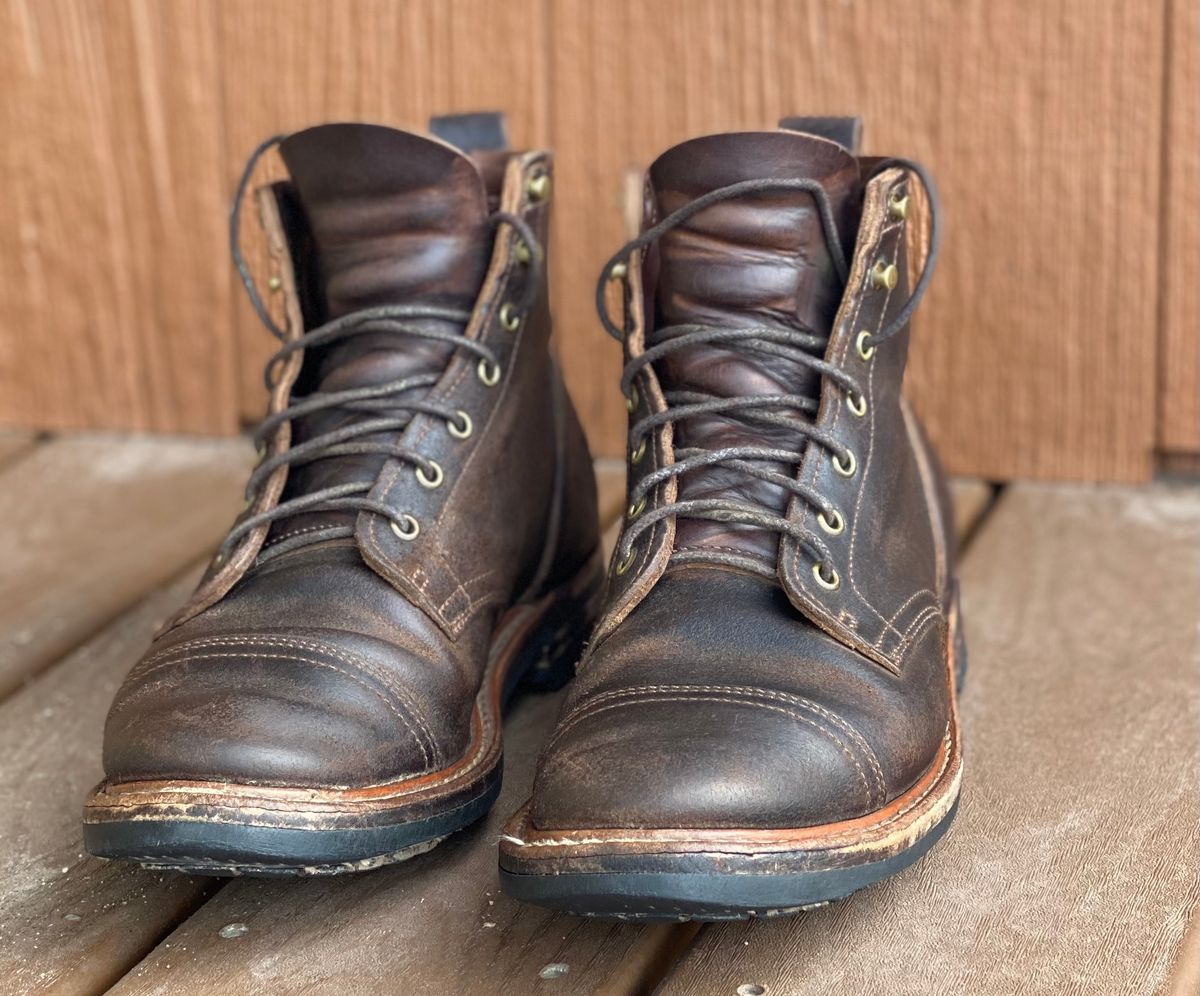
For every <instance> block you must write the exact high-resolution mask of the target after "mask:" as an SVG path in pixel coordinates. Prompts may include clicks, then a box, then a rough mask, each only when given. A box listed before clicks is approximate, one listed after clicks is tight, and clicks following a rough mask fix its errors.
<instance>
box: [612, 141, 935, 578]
mask: <svg viewBox="0 0 1200 996" xmlns="http://www.w3.org/2000/svg"><path fill="white" fill-rule="evenodd" d="M894 167H899V168H902V169H905V170H908V171H910V172H911V173H913V174H914V175H915V176H916V177H917V178H918V179H919V180H920V182H921V185H922V187H924V189H925V193H926V196H927V198H928V200H929V204H930V209H931V220H930V230H929V252H928V255H927V256H926V260H925V265H924V268H923V269H922V271H921V276H920V278H919V279H918V280H917V283H916V284H915V286H914V287H913V290H912V293H911V294H910V295H909V298H908V300H907V301H906V302H905V304H904V306H903V307H902V308H901V309H900V310H899V311H898V312H897V313H896V314H895V316H893V318H892V319H891V321H889V322H888V324H887V325H886V326H885V327H884V328H883V329H881V330H880V331H879V332H878V333H877V334H875V335H874V336H872V344H873V345H878V344H879V343H882V342H886V341H887V340H888V339H890V338H891V337H892V336H894V335H896V334H897V333H898V332H899V331H900V330H901V329H903V328H904V327H905V326H906V325H907V324H908V322H909V320H910V319H911V318H912V315H913V312H914V311H915V310H916V308H917V304H918V303H919V302H920V300H921V298H922V297H923V296H924V294H925V291H926V289H927V288H928V286H929V281H930V278H931V277H932V276H933V268H934V264H935V262H936V260H937V252H938V244H939V240H940V231H939V225H938V205H937V193H936V190H935V188H934V185H933V181H932V179H931V178H930V177H929V175H928V173H927V172H926V171H925V169H924V168H923V167H922V166H921V165H920V164H919V163H916V162H913V161H912V160H909V159H887V160H884V161H882V162H880V163H878V164H877V165H876V166H875V167H874V168H873V169H872V171H871V173H870V174H869V175H868V176H867V178H866V179H867V181H869V180H870V179H871V178H872V177H874V176H876V175H878V174H879V173H881V172H883V171H885V170H887V169H891V168H894ZM783 191H800V192H803V193H806V194H809V195H810V196H811V197H812V198H813V201H814V203H815V205H816V208H817V215H818V217H819V219H820V222H821V229H822V232H823V235H824V238H825V243H826V245H827V246H828V248H829V253H830V256H831V257H832V259H833V266H834V269H835V271H836V273H837V276H838V279H839V280H840V281H841V284H842V286H843V287H845V285H846V282H847V279H848V277H849V263H848V261H847V257H846V253H845V251H844V249H843V246H842V243H841V239H840V238H839V236H838V231H837V224H836V222H835V220H834V216H833V206H832V204H831V203H830V200H829V195H828V194H827V193H826V192H825V189H824V188H823V187H822V186H821V184H820V183H819V182H818V181H816V180H809V179H761V180H746V181H743V182H740V183H732V184H729V185H727V186H724V187H718V188H717V189H715V190H712V191H710V192H709V193H707V194H704V195H702V196H700V197H697V198H695V199H694V200H691V201H689V202H688V203H687V204H685V205H684V206H683V207H681V208H679V209H678V210H677V211H674V212H672V213H671V214H669V215H668V216H667V217H665V218H664V219H663V220H662V221H660V222H659V223H658V224H656V225H654V226H653V227H652V228H648V229H647V230H646V231H645V232H643V233H642V234H641V235H639V236H638V237H637V238H635V239H632V240H630V241H629V242H627V243H626V244H625V245H624V246H622V247H621V249H619V250H618V251H617V252H616V253H615V254H614V255H613V256H612V258H611V259H609V261H608V263H606V264H605V267H604V269H603V271H602V272H601V277H600V279H599V281H598V283H597V286H596V309H597V311H598V312H599V315H600V321H601V323H602V324H603V325H604V328H605V329H606V330H607V331H608V333H609V335H611V336H612V337H613V338H615V339H616V340H618V341H619V342H623V341H624V338H625V332H624V330H623V329H622V328H621V327H620V326H618V325H617V324H616V323H615V322H614V321H613V320H612V317H611V315H610V314H609V311H608V304H607V299H606V295H605V290H606V287H607V284H608V282H609V281H610V280H612V279H615V278H616V277H617V276H619V275H620V274H621V273H623V272H625V270H626V269H627V267H628V260H629V257H630V256H631V255H632V254H633V253H634V252H636V251H637V250H639V249H643V248H645V247H647V246H649V245H651V244H652V243H654V242H657V241H658V240H659V239H660V238H662V236H663V235H665V234H666V233H667V232H669V231H671V230H672V229H674V228H676V227H678V226H679V225H681V224H682V223H683V222H685V221H687V220H688V219H689V218H691V217H693V216H694V215H696V214H698V213H699V212H701V211H703V210H704V209H705V208H707V207H710V206H712V205H713V204H717V203H720V202H723V201H727V200H731V199H733V198H737V197H745V196H747V195H750V194H757V193H777V192H783ZM712 343H719V344H721V346H722V347H724V348H726V349H729V350H731V351H734V352H737V351H739V350H741V351H745V352H747V353H757V354H759V355H764V354H765V355H768V356H778V357H782V358H786V359H787V360H790V361H792V362H795V363H798V364H800V365H802V366H804V367H807V368H808V369H810V370H812V371H814V372H815V373H816V374H818V375H819V377H820V378H822V379H823V380H828V381H830V382H832V383H833V384H835V385H836V386H837V387H838V388H839V389H841V390H842V391H843V392H846V395H847V397H848V398H858V399H859V403H860V404H861V401H862V399H864V398H865V393H864V391H863V388H862V385H861V384H860V383H859V382H858V380H857V379H856V378H855V377H854V376H853V375H851V374H849V373H847V372H846V371H845V370H842V369H841V368H840V367H838V366H836V365H834V364H832V363H829V362H828V361H827V360H825V359H823V358H822V357H821V355H818V354H822V353H824V350H825V347H826V345H827V340H826V338H825V337H824V336H820V335H816V334H814V333H812V332H809V331H802V330H796V329H781V328H770V327H763V326H754V325H747V326H745V327H731V326H728V325H720V326H718V325H708V324H700V323H688V324H678V325H668V326H663V327H662V328H658V329H655V330H654V331H652V332H649V333H648V334H647V337H646V349H645V351H644V352H643V353H642V354H641V355H640V356H636V357H634V358H633V359H631V360H630V361H629V362H628V363H627V364H626V365H625V369H624V371H623V373H622V375H621V392H622V393H623V394H624V395H625V397H626V398H627V399H629V400H630V402H631V403H630V409H631V410H632V409H633V407H634V405H635V402H634V401H633V398H634V387H633V382H634V379H635V377H636V376H637V375H638V373H639V372H640V371H641V370H643V369H644V368H646V367H650V366H652V365H653V364H654V363H655V362H656V361H658V360H661V359H662V358H663V357H665V356H669V355H670V354H672V353H676V352H679V351H683V350H687V349H689V348H691V347H693V346H699V345H705V344H712ZM664 397H665V400H666V408H665V410H663V411H661V412H654V413H651V414H649V415H646V416H644V417H642V418H640V419H638V420H636V421H635V422H634V423H633V425H632V426H630V430H629V452H630V461H631V462H632V463H637V462H638V461H639V460H640V459H641V458H642V456H643V455H644V453H645V450H646V446H647V444H648V440H649V439H650V437H651V436H652V435H653V433H655V432H656V431H657V430H658V429H659V428H660V427H661V426H663V425H666V424H668V423H678V422H685V421H686V420H688V419H692V418H696V417H698V416H712V415H719V416H722V417H724V418H728V419H730V420H733V421H735V422H739V423H741V424H742V425H745V426H750V427H753V426H779V427H784V428H786V429H789V430H791V431H792V432H794V433H795V436H796V437H797V439H798V441H799V442H798V445H796V446H795V447H794V448H780V447H774V446H755V445H740V446H726V447H722V448H720V449H710V448H705V447H680V448H679V449H677V450H676V451H675V461H674V462H673V463H672V464H670V465H669V466H665V467H660V468H658V469H657V470H654V471H652V472H651V473H649V474H646V475H644V476H643V477H641V478H640V479H639V480H638V481H637V482H636V483H635V484H634V486H633V488H632V489H631V491H630V495H629V499H630V514H629V517H628V520H627V522H626V528H625V530H624V532H623V534H622V537H621V543H620V545H619V547H618V549H617V551H616V554H615V560H616V571H617V573H618V574H622V573H624V572H625V571H626V570H628V568H629V566H630V565H631V564H632V562H633V559H634V556H635V554H636V545H637V541H638V538H639V537H641V536H642V535H643V534H644V533H646V532H647V531H648V530H650V529H652V528H653V527H654V526H655V525H656V524H657V523H659V522H661V521H662V520H664V519H668V518H688V519H703V520H708V521H711V522H726V523H736V524H740V525H745V526H750V527H753V528H756V529H765V530H771V531H774V532H777V533H780V534H783V535H786V536H789V537H791V538H792V539H794V540H796V541H797V542H798V543H799V544H800V545H801V546H802V547H803V548H804V549H806V550H807V551H808V552H809V554H810V555H811V556H812V557H813V558H814V560H815V561H816V563H815V565H814V572H816V571H819V572H820V574H821V576H819V577H818V580H819V581H821V583H822V584H826V585H827V586H836V585H835V583H833V582H830V581H828V580H826V579H831V578H832V579H836V577H837V572H836V570H835V568H834V565H833V558H832V554H831V552H830V550H829V547H828V546H827V545H826V544H825V543H824V542H823V541H822V539H821V537H820V536H819V535H817V534H816V533H815V532H813V531H812V530H810V529H807V528H805V527H804V526H802V525H800V524H799V523H798V522H796V521H793V520H791V519H789V518H787V517H786V516H784V515H780V514H778V512H776V511H775V510H774V509H771V508H766V507H763V506H761V505H757V504H753V503H751V502H749V501H737V500H733V499H728V498H704V499H694V500H676V501H673V502H667V503H664V504H663V505H661V506H659V507H658V508H655V509H651V510H650V511H647V512H645V513H644V514H642V511H643V509H644V508H645V504H646V500H647V496H648V495H649V493H650V492H651V491H652V490H653V489H655V488H656V487H658V486H659V485H660V484H663V483H664V482H666V481H668V480H670V479H671V478H674V477H681V476H682V475H684V474H687V473H689V472H691V471H694V470H699V469H701V468H706V467H716V466H721V467H726V468H731V469H734V470H736V471H738V472H739V473H742V474H745V475H746V476H747V477H751V478H757V479H758V480H761V481H768V482H770V483H772V484H775V485H778V486H779V487H781V488H783V489H785V490H786V491H787V492H789V493H790V494H791V495H794V496H795V497H797V498H799V499H800V500H801V501H803V502H805V503H807V504H808V505H810V506H811V507H812V508H814V509H815V510H817V512H818V514H819V515H821V516H823V517H824V518H825V521H826V522H829V523H835V522H840V521H841V515H840V513H839V512H838V511H837V509H836V508H835V507H834V505H833V503H832V502H830V501H829V499H828V498H826V497H825V496H824V495H822V494H821V493H820V492H819V491H817V490H815V489H813V488H811V487H809V486H808V485H807V484H805V483H804V482H802V481H800V480H798V479H797V478H796V477H795V476H789V475H787V474H782V473H780V472H779V471H778V470H774V469H772V468H771V467H770V466H765V464H775V465H779V464H784V465H788V466H792V467H799V465H800V464H801V463H802V462H803V459H804V451H805V449H806V448H807V445H808V444H810V443H815V444H816V445H818V446H820V447H821V448H822V449H824V450H825V451H826V452H827V453H830V454H832V456H833V459H834V461H835V465H836V466H837V467H839V468H843V473H845V472H846V471H845V469H844V468H852V467H853V466H854V454H853V453H852V452H850V451H849V450H847V449H846V448H845V447H843V446H842V445H841V444H840V443H839V442H838V441H837V440H836V439H834V438H833V437H832V436H830V435H829V434H828V433H826V432H824V431H823V430H822V429H820V428H819V427H818V426H817V425H816V424H815V422H814V418H815V415H816V412H817V409H818V407H819V398H818V397H810V396H808V395H806V394H739V395H714V394H709V393H704V392H699V391H665V392H664ZM797 413H802V414H797ZM839 531H840V530H839ZM688 557H689V559H693V560H701V559H703V560H709V561H712V562H715V563H733V562H736V563H737V565H738V566H742V567H745V568H749V569H750V570H752V571H755V572H757V573H760V574H764V575H766V576H774V572H773V571H770V572H769V571H767V570H766V568H765V567H763V566H762V565H760V564H758V563H756V562H755V561H753V560H751V559H750V558H743V557H736V556H732V557H731V556H729V555H727V554H722V553H719V552H717V551H703V552H699V551H692V552H689V554H688Z"/></svg>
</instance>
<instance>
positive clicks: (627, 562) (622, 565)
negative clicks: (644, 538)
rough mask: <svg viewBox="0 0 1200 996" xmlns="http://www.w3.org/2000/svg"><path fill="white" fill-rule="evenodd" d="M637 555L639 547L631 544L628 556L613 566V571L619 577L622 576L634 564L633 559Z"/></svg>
mask: <svg viewBox="0 0 1200 996" xmlns="http://www.w3.org/2000/svg"><path fill="white" fill-rule="evenodd" d="M636 556H637V547H636V546H631V547H630V548H629V554H628V556H626V557H625V559H624V560H620V561H618V562H617V565H616V566H615V567H614V568H613V573H614V574H616V575H617V576H618V577H620V576H621V575H622V574H624V573H625V572H626V571H627V570H629V568H631V567H632V566H633V560H634V558H635V557H636Z"/></svg>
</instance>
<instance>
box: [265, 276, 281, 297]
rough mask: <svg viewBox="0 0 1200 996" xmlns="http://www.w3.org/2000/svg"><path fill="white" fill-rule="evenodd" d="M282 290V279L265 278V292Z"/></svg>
mask: <svg viewBox="0 0 1200 996" xmlns="http://www.w3.org/2000/svg"><path fill="white" fill-rule="evenodd" d="M282 289H283V278H282V277H276V276H271V277H268V278H267V290H269V291H271V292H272V293H274V292H276V291H279V290H282Z"/></svg>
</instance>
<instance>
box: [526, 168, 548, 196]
mask: <svg viewBox="0 0 1200 996" xmlns="http://www.w3.org/2000/svg"><path fill="white" fill-rule="evenodd" d="M525 189H526V191H528V193H529V199H530V200H531V201H544V200H545V199H546V198H547V197H549V196H550V174H549V173H538V174H537V176H531V177H530V178H529V183H528V185H527V186H526V187H525Z"/></svg>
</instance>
